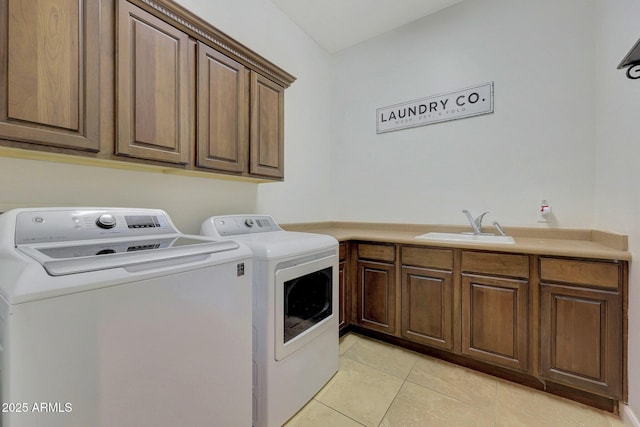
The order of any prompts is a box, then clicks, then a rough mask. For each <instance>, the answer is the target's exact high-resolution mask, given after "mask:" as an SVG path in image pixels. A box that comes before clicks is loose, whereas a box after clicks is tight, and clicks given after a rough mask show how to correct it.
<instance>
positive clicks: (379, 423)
mask: <svg viewBox="0 0 640 427" xmlns="http://www.w3.org/2000/svg"><path fill="white" fill-rule="evenodd" d="M416 363H418V359H417V358H416V360H414V361H413V364H412V365H411V369H409V372H407V375H406V376H405V377H404V379H403V380H402V384H400V387H399V388H398V391H396V395H395V396H393V399H392V400H391V403H390V404H389V406H388V407H387V410H386V411H384V414H383V415H382V418H380V421H379V422H378V427H381V425H382V422H383V421H384V419H385V417H386V416H387V414H388V413H389V409H391V407H392V406H393V404H394V403H395V401H396V399H397V398H398V395H399V394H400V390H402V387H404V385H405V384H406V383H407V378H409V375H411V371H413V368H415V367H416Z"/></svg>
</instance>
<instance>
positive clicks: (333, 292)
mask: <svg viewBox="0 0 640 427" xmlns="http://www.w3.org/2000/svg"><path fill="white" fill-rule="evenodd" d="M337 275H338V265H337V257H336V256H335V255H332V256H329V257H324V258H320V259H317V260H313V261H309V262H305V263H303V264H299V265H294V266H292V267H288V268H283V269H280V270H276V280H275V301H276V303H275V310H276V312H275V320H276V331H275V340H276V342H275V349H276V355H275V357H276V360H282V359H284V358H285V357H287V356H288V355H289V354H291V353H293V352H294V351H296V350H297V349H299V348H300V347H302V346H304V345H305V344H307V343H308V342H310V341H312V340H313V339H314V338H315V337H317V336H318V335H320V334H321V333H323V332H324V331H326V330H327V329H330V328H335V329H336V330H337V324H338V320H337V314H336V310H337V307H338V295H337V294H338V292H337V285H338V276H337Z"/></svg>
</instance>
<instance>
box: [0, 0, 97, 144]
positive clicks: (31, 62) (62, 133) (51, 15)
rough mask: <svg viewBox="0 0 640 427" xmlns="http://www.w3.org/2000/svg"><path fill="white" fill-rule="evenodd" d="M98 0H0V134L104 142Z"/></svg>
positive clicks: (66, 141)
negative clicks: (101, 119) (101, 111)
mask: <svg viewBox="0 0 640 427" xmlns="http://www.w3.org/2000/svg"><path fill="white" fill-rule="evenodd" d="M99 70H100V2H98V1H95V0H50V1H28V0H0V139H7V140H11V141H22V142H30V143H35V144H43V145H49V146H54V147H66V148H73V149H77V150H83V151H98V150H99V149H100V104H99V101H98V100H99V99H100V80H99V75H100V72H99Z"/></svg>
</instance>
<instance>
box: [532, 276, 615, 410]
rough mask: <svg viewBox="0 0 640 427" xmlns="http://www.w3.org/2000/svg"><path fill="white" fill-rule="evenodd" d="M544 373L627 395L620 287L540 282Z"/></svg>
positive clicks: (592, 389)
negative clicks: (617, 289) (613, 289)
mask: <svg viewBox="0 0 640 427" xmlns="http://www.w3.org/2000/svg"><path fill="white" fill-rule="evenodd" d="M540 316H541V323H540V339H541V354H540V362H541V370H542V372H541V375H542V376H543V377H545V378H548V379H550V380H553V381H556V382H559V383H564V384H567V385H571V386H574V387H577V388H580V389H582V390H585V391H590V392H594V393H597V394H602V395H605V396H609V397H613V398H616V399H619V398H620V397H621V395H622V386H621V385H622V357H621V355H622V301H621V296H620V294H619V293H617V292H609V291H599V290H594V289H584V288H576V287H569V286H559V285H548V284H541V286H540Z"/></svg>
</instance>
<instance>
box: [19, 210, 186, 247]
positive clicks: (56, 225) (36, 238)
mask: <svg viewBox="0 0 640 427" xmlns="http://www.w3.org/2000/svg"><path fill="white" fill-rule="evenodd" d="M176 232H177V230H176V228H175V227H174V226H173V224H172V223H171V220H170V219H169V217H168V215H167V214H166V213H165V212H164V211H161V210H157V209H118V208H109V209H100V208H96V209H92V208H87V209H82V208H80V209H74V210H59V209H56V210H48V209H42V210H36V209H33V210H31V209H30V210H24V211H22V212H20V213H18V215H17V216H16V240H15V244H16V245H21V244H34V243H50V242H66V241H73V240H93V239H104V238H110V237H138V236H153V235H158V234H170V233H176Z"/></svg>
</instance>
